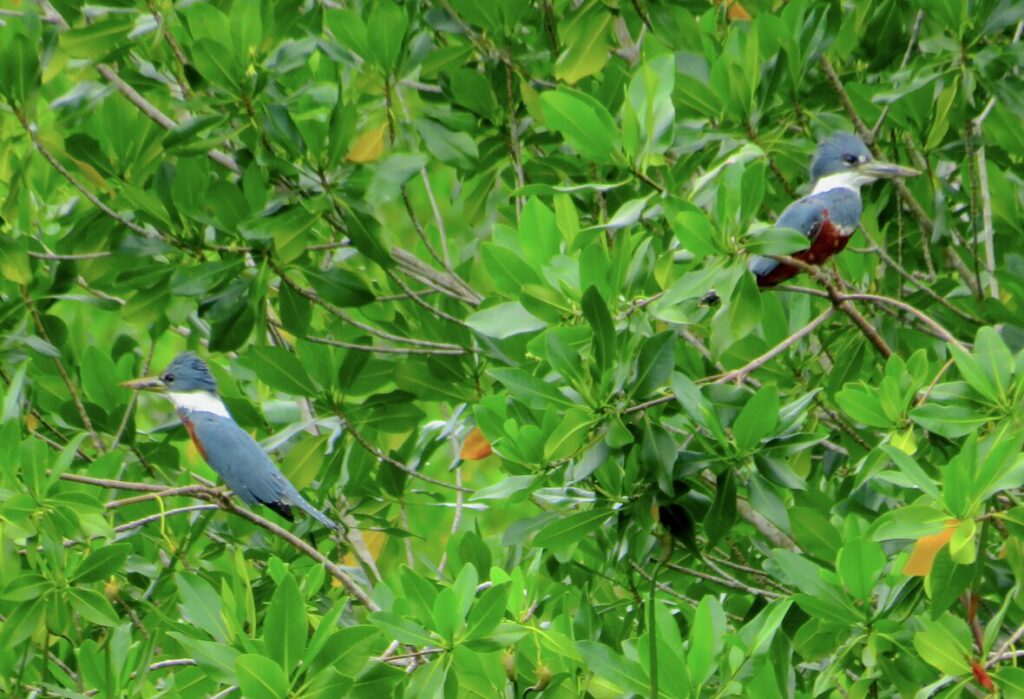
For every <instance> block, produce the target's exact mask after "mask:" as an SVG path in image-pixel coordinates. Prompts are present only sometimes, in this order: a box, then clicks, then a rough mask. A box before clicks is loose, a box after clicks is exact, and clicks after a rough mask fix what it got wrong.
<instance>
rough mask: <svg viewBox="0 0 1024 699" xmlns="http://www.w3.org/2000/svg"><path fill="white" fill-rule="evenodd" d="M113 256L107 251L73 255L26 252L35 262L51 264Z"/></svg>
mask: <svg viewBox="0 0 1024 699" xmlns="http://www.w3.org/2000/svg"><path fill="white" fill-rule="evenodd" d="M113 254H114V253H113V252H111V251H109V250H101V251H99V252H81V253H77V254H74V255H59V254H57V253H53V252H36V251H35V250H29V251H28V256H29V257H34V258H36V259H37V260H50V261H51V262H64V261H74V260H98V259H100V258H103V257H111V256H112V255H113Z"/></svg>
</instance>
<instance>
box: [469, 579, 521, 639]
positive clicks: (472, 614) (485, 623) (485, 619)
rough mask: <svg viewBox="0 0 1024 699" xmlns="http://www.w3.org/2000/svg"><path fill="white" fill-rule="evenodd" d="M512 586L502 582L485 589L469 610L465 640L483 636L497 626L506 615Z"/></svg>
mask: <svg viewBox="0 0 1024 699" xmlns="http://www.w3.org/2000/svg"><path fill="white" fill-rule="evenodd" d="M510 589H511V587H510V584H509V583H501V584H499V585H495V586H494V587H491V588H490V589H488V590H485V591H484V593H483V594H482V595H480V598H479V599H478V600H477V601H476V603H475V604H474V605H473V607H472V609H470V611H469V617H468V619H467V620H466V635H465V636H464V638H463V640H464V641H472V640H474V639H478V638H483V637H484V636H486V635H487V634H489V633H491V632H492V631H494V629H495V628H497V626H498V623H499V622H500V621H501V620H502V619H503V618H504V616H505V606H506V605H507V604H508V595H509V591H510Z"/></svg>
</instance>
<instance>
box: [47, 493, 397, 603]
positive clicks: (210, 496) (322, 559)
mask: <svg viewBox="0 0 1024 699" xmlns="http://www.w3.org/2000/svg"><path fill="white" fill-rule="evenodd" d="M60 477H61V479H62V480H67V481H72V482H75V483H85V484H88V485H94V486H97V487H101V488H113V489H118V490H136V491H144V492H150V493H161V492H167V491H169V490H171V489H170V488H167V486H163V485H156V484H150V483H133V482H131V481H118V480H113V479H107V478H92V477H90V476H79V475H77V474H72V473H62V474H61V476H60ZM193 488H194V490H190V491H189V494H190V495H192V496H193V497H197V498H199V499H201V500H207V501H208V502H211V503H214V504H216V505H217V506H218V507H219V508H220V509H222V510H226V511H228V512H231V513H233V514H235V515H238V516H239V517H241V518H242V519H246V520H248V521H250V522H252V523H253V524H255V525H257V526H258V527H261V528H262V529H265V530H267V531H268V532H270V533H271V534H274V535H275V536H277V537H278V538H279V539H283V540H284V541H286V542H287V543H288V544H290V545H291V546H292V547H293V548H295V549H298V550H299V551H301V552H302V553H303V554H305V555H306V556H308V557H309V558H312V559H313V560H315V561H316V562H318V563H320V564H321V565H323V566H324V569H325V570H327V572H328V573H330V574H331V575H332V576H333V577H334V578H335V579H337V580H338V581H339V582H340V583H341V584H342V586H343V587H344V588H345V589H346V590H347V591H348V592H349V594H351V595H352V596H353V597H355V598H356V599H357V600H359V602H360V603H361V604H362V605H363V606H365V607H366V608H367V609H369V610H370V611H379V609H380V607H378V606H377V603H376V602H374V601H373V599H372V598H371V597H370V596H369V594H367V593H366V591H364V590H363V589H362V588H361V587H359V585H358V584H357V583H356V582H355V580H353V579H352V577H351V576H350V575H349V574H348V573H346V572H345V571H344V570H342V569H341V567H340V566H338V565H337V564H336V563H334V562H333V561H331V560H330V559H328V558H327V557H326V556H324V555H323V554H322V553H320V552H319V551H317V550H316V549H315V548H313V547H312V546H310V545H309V544H308V543H306V542H305V541H303V540H302V539H300V538H299V537H297V536H295V535H294V534H292V533H291V532H290V531H288V530H287V529H285V528H283V527H281V526H279V525H277V524H275V523H273V522H271V521H270V520H268V519H265V518H264V517H261V516H260V515H258V514H256V513H255V512H253V511H251V510H247V509H245V508H244V507H240V506H238V505H237V504H235V502H234V501H233V500H231V499H230V498H229V497H226V495H225V492H224V491H223V490H220V489H217V488H209V487H206V486H193Z"/></svg>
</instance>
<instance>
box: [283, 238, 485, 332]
mask: <svg viewBox="0 0 1024 699" xmlns="http://www.w3.org/2000/svg"><path fill="white" fill-rule="evenodd" d="M267 264H269V265H270V266H271V268H273V270H274V272H276V273H277V276H278V277H280V278H281V281H283V282H284V283H285V284H287V285H288V286H290V287H291V288H292V290H294V291H296V292H297V293H299V294H300V295H302V296H304V297H305V298H307V299H308V300H309V301H312V302H313V303H315V304H316V305H318V306H320V307H321V308H323V309H325V310H326V311H327V312H329V313H330V314H331V315H333V316H335V317H337V318H340V319H341V320H343V321H344V322H346V323H348V324H349V325H352V326H353V327H356V328H359V329H360V330H362V331H364V332H367V333H369V334H370V335H373V336H375V337H379V338H380V339H382V340H388V341H390V342H400V343H402V344H407V345H415V346H418V347H431V348H433V349H445V350H460V351H465V349H464V348H462V347H459V346H458V345H452V344H448V343H447V342H432V341H430V340H418V339H416V338H413V337H402V336H400V335H392V334H391V333H389V332H385V331H384V330H381V329H380V328H375V327H373V326H372V325H367V324H366V323H363V322H360V321H358V320H356V319H355V318H353V317H352V316H350V315H349V314H348V313H346V312H345V311H343V310H342V309H340V308H338V307H337V306H335V305H334V304H333V303H330V302H329V301H327V300H325V299H323V298H321V296H320V294H318V293H316V292H315V291H313V290H312V289H307V288H305V287H304V286H302V285H301V284H299V283H298V282H296V281H295V280H294V279H292V278H291V277H289V276H288V274H287V273H286V272H285V271H284V269H282V268H281V267H280V266H279V265H278V264H277V262H275V261H274V260H273V259H272V258H270V257H268V258H267Z"/></svg>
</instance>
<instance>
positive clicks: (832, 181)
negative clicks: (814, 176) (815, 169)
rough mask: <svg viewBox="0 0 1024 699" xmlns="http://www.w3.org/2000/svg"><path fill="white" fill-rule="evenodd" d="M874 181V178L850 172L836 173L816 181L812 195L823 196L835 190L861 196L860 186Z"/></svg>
mask: <svg viewBox="0 0 1024 699" xmlns="http://www.w3.org/2000/svg"><path fill="white" fill-rule="evenodd" d="M873 180H874V178H873V177H872V178H867V177H864V176H863V175H859V174H857V173H856V172H853V171H850V170H845V171H843V172H836V173H833V174H831V175H826V176H825V177H821V178H819V179H818V180H816V181H815V183H814V189H812V190H811V194H821V193H822V192H828V191H830V190H833V189H849V190H851V191H852V192H854V193H855V194H860V186H861V185H862V184H867V183H868V182H872V181H873Z"/></svg>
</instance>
